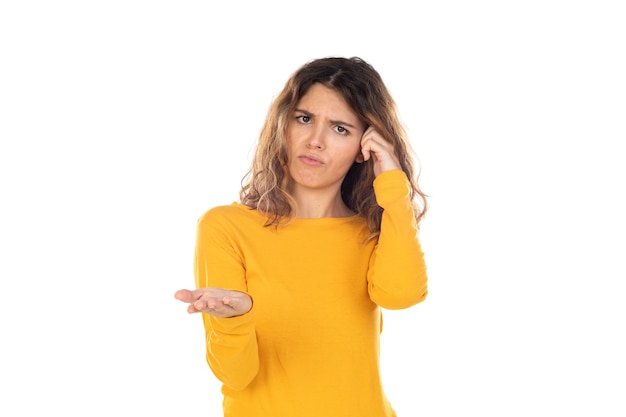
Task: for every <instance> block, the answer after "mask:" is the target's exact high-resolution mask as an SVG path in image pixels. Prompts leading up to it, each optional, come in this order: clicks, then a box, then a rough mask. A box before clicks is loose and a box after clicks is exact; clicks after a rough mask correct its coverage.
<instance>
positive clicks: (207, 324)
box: [195, 210, 259, 391]
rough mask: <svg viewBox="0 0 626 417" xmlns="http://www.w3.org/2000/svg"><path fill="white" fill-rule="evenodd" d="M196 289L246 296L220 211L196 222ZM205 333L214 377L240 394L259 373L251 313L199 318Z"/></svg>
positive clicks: (238, 260)
mask: <svg viewBox="0 0 626 417" xmlns="http://www.w3.org/2000/svg"><path fill="white" fill-rule="evenodd" d="M195 279H196V287H198V288H204V287H219V288H225V289H229V290H236V291H242V292H247V284H246V280H245V266H244V263H243V257H242V255H241V253H239V251H238V248H237V246H236V244H235V242H234V240H233V239H231V237H230V236H229V233H228V222H227V221H225V220H224V219H222V218H221V216H220V215H219V211H217V210H214V211H209V212H207V213H206V214H205V215H204V216H203V218H201V219H200V220H199V222H198V229H197V238H196V251H195ZM202 319H203V322H204V328H205V333H206V344H207V346H206V349H207V354H206V359H207V363H208V364H209V367H210V368H211V370H212V371H213V373H214V374H215V376H216V377H217V378H218V379H219V380H220V381H221V382H222V383H223V384H224V385H225V386H227V387H229V388H231V389H233V390H236V391H239V390H242V389H244V388H245V387H246V386H247V385H248V384H249V383H250V381H251V380H252V379H253V378H254V377H255V376H256V374H257V372H258V369H259V357H258V347H257V339H256V332H255V311H254V307H253V309H252V310H251V311H250V312H248V313H247V314H244V315H242V316H239V317H232V318H218V317H214V316H210V315H208V314H204V313H203V314H202Z"/></svg>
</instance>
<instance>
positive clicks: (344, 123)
mask: <svg viewBox="0 0 626 417" xmlns="http://www.w3.org/2000/svg"><path fill="white" fill-rule="evenodd" d="M294 112H300V113H304V114H305V115H306V116H309V117H310V116H315V115H314V114H313V113H311V112H310V111H307V110H303V109H294ZM331 123H334V124H337V125H342V126H348V127H351V128H352V129H356V126H355V125H353V124H352V123H348V122H344V121H343V120H331Z"/></svg>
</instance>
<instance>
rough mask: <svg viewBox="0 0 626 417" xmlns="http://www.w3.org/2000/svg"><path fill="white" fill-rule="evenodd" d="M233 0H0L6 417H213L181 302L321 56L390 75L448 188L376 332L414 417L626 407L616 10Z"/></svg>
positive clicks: (619, 21) (427, 160) (428, 166)
mask: <svg viewBox="0 0 626 417" xmlns="http://www.w3.org/2000/svg"><path fill="white" fill-rule="evenodd" d="M224 3H227V2H210V1H150V2H149V1H137V0H125V1H107V2H97V1H55V2H52V1H50V2H44V1H39V2H37V1H17V0H15V1H6V2H3V3H2V5H1V6H0V60H1V65H0V72H1V77H0V135H1V137H0V139H1V145H0V192H1V196H0V198H1V200H0V210H1V216H0V251H1V252H0V256H1V258H0V282H1V288H0V323H1V329H0V330H1V334H2V343H1V344H0V349H1V354H0V382H1V384H2V385H1V392H0V396H1V397H2V399H1V400H0V415H3V416H34V415H42V414H43V415H64V416H110V415H116V416H135V415H137V416H147V415H159V416H179V415H195V416H219V415H220V413H221V405H220V401H221V396H220V393H219V385H218V384H217V382H216V380H215V379H214V378H213V376H212V374H210V371H209V369H208V366H207V365H206V363H205V361H204V344H203V330H202V325H201V322H200V317H198V316H188V315H187V314H186V312H185V311H184V306H183V305H182V304H181V303H179V302H177V301H176V300H174V298H173V294H174V292H175V291H176V290H177V289H179V288H185V287H190V286H192V285H193V276H192V251H193V240H194V237H195V235H194V234H195V223H196V220H197V218H198V217H199V216H200V215H201V214H202V213H203V212H204V211H205V210H206V209H208V208H209V207H211V206H213V205H217V204H224V203H226V204H228V203H230V202H232V201H234V200H236V198H237V193H238V189H239V182H240V180H241V177H242V176H243V174H244V172H245V170H246V169H247V166H248V162H249V158H250V155H251V150H252V146H253V145H254V143H255V140H256V138H257V135H258V133H259V130H260V127H261V124H262V122H263V119H264V117H265V114H266V111H267V108H268V106H269V104H270V102H271V100H272V99H273V98H274V97H275V95H276V94H277V93H278V92H279V90H280V89H281V88H282V86H283V83H284V82H285V80H286V78H287V77H288V76H289V75H290V74H291V73H292V71H294V70H295V69H296V68H297V67H298V66H300V65H301V64H303V63H304V62H306V61H308V60H310V59H313V58H318V57H322V56H329V55H343V56H353V55H357V56H360V57H362V58H364V59H366V60H367V61H369V62H370V63H372V64H373V65H374V66H375V67H376V68H377V69H378V71H379V72H380V73H381V75H382V76H383V78H384V80H385V81H386V83H387V85H388V87H389V89H390V90H391V92H392V94H393V95H394V97H395V98H396V101H397V102H398V105H399V108H400V112H401V115H402V117H403V120H404V122H405V124H406V125H407V128H408V130H409V133H410V135H411V138H412V140H413V146H414V148H415V150H416V151H417V153H418V154H419V156H420V160H421V164H422V170H423V174H422V180H421V184H422V186H423V189H424V190H425V191H426V192H427V193H428V194H429V195H431V199H430V202H431V210H430V212H429V213H428V216H427V218H426V220H425V221H424V224H423V231H422V234H421V240H422V244H423V247H424V250H425V251H426V256H427V262H428V266H429V277H430V295H429V298H428V299H427V300H426V301H425V302H424V303H423V304H420V305H418V306H415V307H414V308H411V309H409V310H404V311H396V312H389V313H387V314H386V316H385V317H386V319H385V326H386V327H385V331H384V333H383V339H382V350H383V352H382V364H383V371H384V376H385V386H386V390H387V393H388V396H389V397H390V399H391V400H392V403H393V404H394V407H395V408H396V410H397V412H398V415H399V417H413V416H416V417H417V416H427V417H435V416H446V417H447V416H479V415H480V416H498V417H501V416H529V415H533V416H565V415H581V416H583V415H584V416H603V417H606V416H624V415H626V397H625V395H624V394H625V392H626V380H625V378H626V376H625V375H626V363H625V360H624V352H626V342H625V341H624V339H625V328H626V326H625V320H624V318H625V317H626V310H625V307H624V295H623V294H624V291H625V289H624V288H625V286H624V285H623V281H624V280H625V279H626V268H625V266H624V262H625V260H626V256H625V255H624V251H625V249H626V245H625V244H624V236H625V234H626V227H625V220H624V217H625V211H626V204H625V203H624V198H623V197H624V190H625V188H626V187H625V184H624V183H625V181H624V180H625V179H626V170H625V168H624V162H623V159H624V157H623V155H624V151H623V150H622V148H623V146H624V139H626V128H625V116H626V101H625V97H626V83H625V79H626V77H625V76H624V74H626V62H625V51H626V45H625V42H624V39H626V31H625V25H624V21H625V19H626V15H625V14H624V12H623V11H622V10H620V9H619V8H618V3H620V2H618V1H613V2H611V1H602V0H596V1H567V2H566V1H554V0H542V1H524V2H521V1H517V2H515V1H485V0H480V1H472V2H470V1H446V0H444V1H437V2H434V1H432V2H424V1H420V2H409V1H395V0H387V1H359V2H356V1H353V2H342V1H316V2H303V3H300V2H289V1H272V0H270V1H259V2H253V1H249V2H247V3H246V2H230V3H228V5H224ZM217 4H219V5H217ZM294 415H295V414H294Z"/></svg>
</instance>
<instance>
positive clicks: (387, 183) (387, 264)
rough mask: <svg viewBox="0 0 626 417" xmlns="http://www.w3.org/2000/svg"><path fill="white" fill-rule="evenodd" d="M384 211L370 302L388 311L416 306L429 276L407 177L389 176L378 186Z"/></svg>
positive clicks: (372, 264)
mask: <svg viewBox="0 0 626 417" xmlns="http://www.w3.org/2000/svg"><path fill="white" fill-rule="evenodd" d="M377 185H378V187H377V190H376V191H377V199H379V204H380V205H381V206H382V207H383V209H384V211H383V216H382V222H381V231H380V235H379V237H378V242H377V245H376V248H375V249H374V253H373V254H372V259H371V260H370V267H369V271H368V290H369V294H370V298H371V299H372V300H373V301H374V302H375V303H376V304H378V305H380V306H381V307H384V308H388V309H401V308H407V307H410V306H412V305H415V304H417V303H419V302H421V301H423V300H424V299H425V298H426V295H427V293H428V289H427V281H428V279H427V274H426V263H425V260H424V253H423V251H422V248H421V245H420V242H419V238H418V228H417V224H416V221H415V215H414V212H413V207H412V205H411V200H410V197H409V188H408V187H409V186H408V181H407V180H406V176H404V175H403V174H402V173H401V172H394V173H389V175H387V177H386V178H384V181H381V183H379V184H377Z"/></svg>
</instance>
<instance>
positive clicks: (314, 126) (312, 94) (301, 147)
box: [287, 84, 365, 193]
mask: <svg viewBox="0 0 626 417" xmlns="http://www.w3.org/2000/svg"><path fill="white" fill-rule="evenodd" d="M364 130H365V126H363V124H362V123H361V121H360V119H359V117H358V116H357V114H356V113H355V112H354V110H352V108H351V107H350V106H349V105H348V103H347V102H346V101H345V100H344V98H343V97H342V96H341V94H339V93H338V92H337V91H335V90H332V89H330V88H328V87H325V86H323V85H322V84H313V85H312V86H311V88H309V91H307V93H306V94H305V95H304V96H303V97H302V98H301V99H300V101H299V102H298V103H297V104H296V109H295V111H294V112H293V114H292V115H291V119H290V120H289V123H288V125H287V153H288V162H287V165H288V169H289V174H290V176H291V178H292V179H293V187H294V190H292V191H296V192H298V191H305V190H307V189H309V190H321V189H327V190H334V191H336V192H337V193H339V190H340V188H341V183H342V181H343V178H344V177H345V175H346V173H347V172H348V170H349V169H350V167H351V166H352V164H353V163H354V162H355V159H356V157H357V155H359V154H360V151H361V136H362V135H363V132H364Z"/></svg>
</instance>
